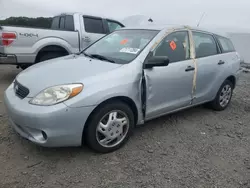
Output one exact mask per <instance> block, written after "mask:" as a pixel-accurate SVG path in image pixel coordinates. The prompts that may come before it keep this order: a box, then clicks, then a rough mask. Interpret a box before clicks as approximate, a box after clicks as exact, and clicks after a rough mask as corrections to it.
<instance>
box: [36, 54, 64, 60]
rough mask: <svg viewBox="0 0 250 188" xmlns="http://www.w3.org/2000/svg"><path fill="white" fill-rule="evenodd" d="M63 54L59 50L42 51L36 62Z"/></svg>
mask: <svg viewBox="0 0 250 188" xmlns="http://www.w3.org/2000/svg"><path fill="white" fill-rule="evenodd" d="M62 56H63V54H62V53H59V52H48V53H43V54H42V55H41V56H40V58H39V59H38V62H42V61H46V60H49V59H54V58H57V57H62Z"/></svg>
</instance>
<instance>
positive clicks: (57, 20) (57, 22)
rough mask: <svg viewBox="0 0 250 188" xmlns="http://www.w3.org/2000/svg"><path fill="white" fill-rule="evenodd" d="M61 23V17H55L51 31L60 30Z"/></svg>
mask: <svg viewBox="0 0 250 188" xmlns="http://www.w3.org/2000/svg"><path fill="white" fill-rule="evenodd" d="M59 22H60V17H59V16H57V17H54V18H53V21H52V24H51V29H59Z"/></svg>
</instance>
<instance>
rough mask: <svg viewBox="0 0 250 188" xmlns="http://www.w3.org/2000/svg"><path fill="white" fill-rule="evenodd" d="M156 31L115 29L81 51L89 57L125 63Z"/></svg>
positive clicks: (138, 52)
mask: <svg viewBox="0 0 250 188" xmlns="http://www.w3.org/2000/svg"><path fill="white" fill-rule="evenodd" d="M158 32H159V31H156V30H135V29H128V30H127V29H126V30H117V31H114V32H113V33H111V34H109V35H107V36H105V37H104V38H102V39H101V40H99V41H97V42H96V43H94V44H93V45H91V46H90V47H89V48H87V49H86V50H85V51H84V52H83V53H84V54H85V55H87V56H89V57H93V58H99V59H101V60H108V61H110V62H113V63H118V64H126V63H129V62H131V61H132V60H133V59H135V58H136V57H137V56H138V55H139V54H140V52H141V51H142V50H143V49H144V48H145V47H146V46H147V45H148V43H149V42H150V41H151V40H152V39H153V38H154V37H155V36H156V35H157V33H158Z"/></svg>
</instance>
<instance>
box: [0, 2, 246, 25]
mask: <svg viewBox="0 0 250 188" xmlns="http://www.w3.org/2000/svg"><path fill="white" fill-rule="evenodd" d="M75 11H77V12H83V13H85V14H93V15H100V16H102V15H103V16H107V17H112V18H117V19H120V20H122V19H123V18H125V17H128V16H131V15H146V16H150V17H152V18H153V19H154V20H161V21H162V20H164V22H165V23H170V24H189V25H196V24H197V22H198V20H199V18H200V17H201V15H202V13H203V12H205V16H204V18H203V20H202V22H201V26H203V27H206V26H211V25H214V26H216V27H225V28H227V27H228V28H235V29H239V28H246V29H248V30H250V24H249V23H250V0H140V1H139V0H126V1H121V0H0V19H1V18H6V17H10V16H31V17H37V16H53V15H54V14H58V13H61V12H75Z"/></svg>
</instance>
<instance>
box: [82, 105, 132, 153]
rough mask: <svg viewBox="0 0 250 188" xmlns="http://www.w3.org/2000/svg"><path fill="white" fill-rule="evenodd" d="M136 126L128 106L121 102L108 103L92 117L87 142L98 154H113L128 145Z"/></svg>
mask: <svg viewBox="0 0 250 188" xmlns="http://www.w3.org/2000/svg"><path fill="white" fill-rule="evenodd" d="M134 124H135V122H134V115H133V111H132V110H131V109H130V107H129V106H128V105H126V104H125V103H122V102H119V101H114V102H111V103H107V104H105V105H104V106H101V107H99V108H98V109H97V110H96V111H95V112H94V114H92V115H91V117H90V121H89V122H88V124H87V127H86V130H85V132H84V136H85V140H86V142H87V145H88V146H89V147H90V148H91V149H93V150H94V151H96V152H100V153H108V152H112V151H114V150H117V149H118V148H120V147H121V146H122V145H123V144H125V143H126V141H127V140H128V139H129V136H130V134H131V131H132V128H133V127H134Z"/></svg>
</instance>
